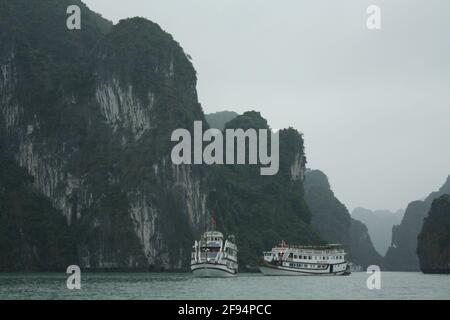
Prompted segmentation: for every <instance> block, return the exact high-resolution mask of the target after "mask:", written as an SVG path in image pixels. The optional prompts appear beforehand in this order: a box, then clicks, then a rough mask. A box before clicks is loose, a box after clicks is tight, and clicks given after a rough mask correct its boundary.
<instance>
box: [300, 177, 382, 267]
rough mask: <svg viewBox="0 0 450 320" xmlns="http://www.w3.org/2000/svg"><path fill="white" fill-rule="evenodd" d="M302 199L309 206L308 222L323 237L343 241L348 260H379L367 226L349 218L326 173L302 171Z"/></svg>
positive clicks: (360, 262)
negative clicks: (303, 179)
mask: <svg viewBox="0 0 450 320" xmlns="http://www.w3.org/2000/svg"><path fill="white" fill-rule="evenodd" d="M305 199H306V202H307V204H308V206H309V209H310V210H311V215H312V219H311V223H312V225H313V226H314V227H316V228H317V230H318V231H319V234H320V236H321V237H322V238H323V239H324V240H326V241H327V242H329V243H341V244H344V245H345V246H346V247H347V248H348V250H349V252H350V256H349V259H350V261H352V262H353V263H355V264H357V265H360V266H363V267H367V266H369V265H372V264H375V265H381V264H382V260H383V258H382V257H381V256H380V255H379V254H378V252H377V251H376V250H375V248H374V247H373V244H372V241H371V239H370V235H369V233H368V231H367V227H366V226H365V225H364V223H362V222H360V221H358V220H355V219H352V218H351V216H350V213H349V212H348V210H347V208H346V207H345V205H344V204H342V203H341V202H340V201H339V199H337V198H336V197H335V195H334V193H333V191H332V190H331V187H330V184H329V182H328V177H327V176H326V175H325V174H324V173H323V172H322V171H319V170H308V171H306V175H305Z"/></svg>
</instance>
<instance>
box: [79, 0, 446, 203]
mask: <svg viewBox="0 0 450 320" xmlns="http://www.w3.org/2000/svg"><path fill="white" fill-rule="evenodd" d="M84 2H85V3H87V4H88V6H89V7H90V8H91V9H92V10H94V11H97V12H99V13H101V14H102V15H103V16H104V17H105V18H108V19H110V20H113V21H114V22H117V21H118V20H119V19H122V18H126V17H132V16H143V17H146V18H148V19H150V20H152V21H154V22H157V23H158V24H159V25H160V26H161V27H162V28H163V29H164V30H166V31H167V32H169V33H171V34H172V35H173V36H174V38H175V39H176V40H177V41H178V42H179V43H180V44H181V45H182V47H183V48H184V49H185V51H186V52H187V53H189V54H190V55H191V56H192V58H193V64H194V66H195V68H196V70H197V71H198V93H199V99H200V102H201V103H202V106H203V109H204V111H205V112H206V113H211V112H215V111H221V110H225V109H227V110H233V111H236V112H244V111H247V110H249V109H255V110H257V111H261V113H262V115H263V116H264V117H265V118H267V119H268V121H269V123H270V125H271V126H272V127H273V128H283V127H287V126H293V127H295V128H297V129H298V130H300V131H301V132H303V133H304V135H305V140H306V153H307V156H308V162H309V164H308V166H310V167H312V168H317V169H321V170H323V171H324V172H325V173H326V174H327V175H328V176H329V178H330V182H331V184H332V186H333V189H334V191H335V193H336V195H337V197H338V198H339V199H340V200H341V201H342V202H344V203H345V204H346V205H347V206H348V208H349V209H353V208H354V207H356V206H363V207H366V208H370V209H385V208H386V209H390V210H396V209H398V208H403V207H405V206H406V205H407V204H408V203H409V202H410V201H412V200H415V199H420V198H423V197H425V196H426V195H428V194H429V193H430V192H431V191H433V190H436V189H438V188H439V187H440V185H441V184H443V182H444V181H445V179H446V177H447V176H448V175H449V174H450V148H449V145H450V90H449V88H450V40H449V37H448V36H449V35H450V19H448V13H449V12H450V1H446V0H441V1H438V0H420V1H419V0H395V1H392V0H391V1H388V0H383V1H379V0H372V1H366V0H344V1H334V0H314V1H313V0H309V1H300V0H283V1H277V2H275V1H259V0H247V1H242V0H216V1H205V0H164V1H161V0H158V1H157V0H128V1H126V2H123V1H110V0H84ZM371 4H375V5H378V6H380V7H381V19H382V20H381V21H382V22H381V27H382V28H381V30H379V31H369V30H368V29H367V28H366V19H367V14H366V8H367V7H368V6H369V5H371Z"/></svg>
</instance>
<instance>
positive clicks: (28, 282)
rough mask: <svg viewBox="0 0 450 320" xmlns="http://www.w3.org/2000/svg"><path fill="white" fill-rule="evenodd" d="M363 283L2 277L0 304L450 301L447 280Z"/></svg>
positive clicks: (414, 276) (389, 278) (402, 276)
mask: <svg viewBox="0 0 450 320" xmlns="http://www.w3.org/2000/svg"><path fill="white" fill-rule="evenodd" d="M367 277H368V275H367V274H366V273H364V272H356V273H353V274H352V275H350V276H347V277H301V276H300V277H267V276H262V275H260V274H240V275H239V276H238V277H236V278H230V279H199V278H193V277H192V275H190V274H188V273H187V274H182V273H179V274H162V273H89V274H86V273H84V274H82V277H81V286H82V287H81V290H73V291H72V290H68V289H67V287H66V280H67V275H65V274H56V273H47V274H44V273H31V274H0V299H1V300H5V299H76V300H79V299H219V300H220V299H282V300H288V299H447V300H448V299H450V275H424V274H422V273H414V272H383V273H382V274H381V289H380V290H368V289H367V286H366V280H367Z"/></svg>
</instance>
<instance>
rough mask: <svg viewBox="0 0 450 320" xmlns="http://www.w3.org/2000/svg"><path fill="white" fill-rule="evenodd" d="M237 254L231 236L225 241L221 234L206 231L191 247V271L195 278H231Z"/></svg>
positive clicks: (235, 270)
mask: <svg viewBox="0 0 450 320" xmlns="http://www.w3.org/2000/svg"><path fill="white" fill-rule="evenodd" d="M237 252H238V249H237V247H236V244H235V243H234V237H233V236H229V237H228V239H226V240H225V239H224V237H223V234H222V233H221V232H218V231H207V232H205V233H204V234H203V236H202V237H201V239H200V241H195V244H194V246H193V247H192V256H191V271H192V272H193V274H194V276H196V277H233V276H235V275H236V274H237V272H238V262H237Z"/></svg>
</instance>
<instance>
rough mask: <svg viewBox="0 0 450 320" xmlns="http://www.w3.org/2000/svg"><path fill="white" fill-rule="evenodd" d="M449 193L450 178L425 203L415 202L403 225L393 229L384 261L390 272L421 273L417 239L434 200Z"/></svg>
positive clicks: (403, 220)
mask: <svg viewBox="0 0 450 320" xmlns="http://www.w3.org/2000/svg"><path fill="white" fill-rule="evenodd" d="M449 193H450V177H448V178H447V181H446V182H445V184H444V185H443V186H442V187H441V188H440V189H439V191H437V192H433V193H431V194H430V195H429V196H428V197H427V198H426V199H425V200H424V201H414V202H411V203H410V204H409V205H408V208H407V209H406V211H405V214H404V216H403V219H402V221H401V223H400V224H399V225H396V226H394V227H393V228H392V244H391V246H390V247H389V249H388V251H387V253H386V256H385V259H384V260H385V264H386V267H387V268H389V270H396V271H419V258H418V256H417V237H418V235H419V233H420V230H422V225H423V221H424V218H425V217H427V216H428V212H429V211H430V208H431V204H432V202H433V200H434V199H436V198H438V197H440V196H442V195H444V194H449Z"/></svg>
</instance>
